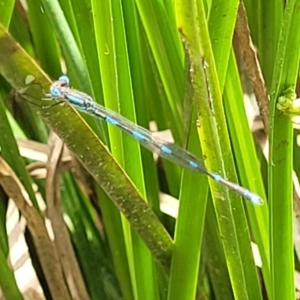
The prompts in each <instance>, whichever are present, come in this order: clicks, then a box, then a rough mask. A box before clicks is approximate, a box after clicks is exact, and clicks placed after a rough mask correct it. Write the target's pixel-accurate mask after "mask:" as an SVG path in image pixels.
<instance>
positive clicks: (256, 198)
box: [249, 194, 264, 206]
mask: <svg viewBox="0 0 300 300" xmlns="http://www.w3.org/2000/svg"><path fill="white" fill-rule="evenodd" d="M249 200H250V201H251V202H252V203H253V204H255V205H260V206H261V205H264V200H263V199H262V198H261V197H259V196H258V195H256V194H251V197H250V198H249Z"/></svg>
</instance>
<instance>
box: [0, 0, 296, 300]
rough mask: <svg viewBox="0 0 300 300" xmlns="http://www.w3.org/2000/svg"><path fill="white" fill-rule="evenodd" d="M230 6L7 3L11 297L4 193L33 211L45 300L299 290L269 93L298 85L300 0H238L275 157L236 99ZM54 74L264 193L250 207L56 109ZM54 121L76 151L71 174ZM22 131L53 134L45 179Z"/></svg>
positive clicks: (279, 134) (283, 140) (1, 281)
mask: <svg viewBox="0 0 300 300" xmlns="http://www.w3.org/2000/svg"><path fill="white" fill-rule="evenodd" d="M239 4H240V3H239V1H237V0H234V1H233V0H231V1H220V0H213V1H201V0H199V1H182V0H178V1H177V0H176V1H169V0H167V1H159V0H149V1H142V0H123V1H114V0H101V1H99V0H80V1H72V0H69V1H64V0H61V1H57V0H48V1H46V0H45V1H34V0H27V1H26V7H25V8H24V6H22V5H21V4H20V3H19V2H18V1H16V2H15V1H10V0H5V1H0V7H1V11H0V22H1V25H0V73H1V75H2V78H1V81H0V91H1V98H2V99H1V100H3V101H0V114H1V115H0V147H1V164H0V174H1V175H0V184H1V185H2V188H3V190H1V201H0V213H1V214H0V220H1V226H0V232H1V233H0V238H1V239H0V259H1V262H0V265H1V268H0V286H1V288H2V291H3V293H4V294H5V296H6V298H7V299H22V295H21V293H20V291H19V288H18V287H17V285H16V282H15V278H14V274H13V271H12V270H11V269H10V267H9V264H8V263H7V256H8V254H9V248H8V241H7V233H6V229H5V223H6V220H5V216H6V210H7V206H6V203H7V196H10V197H11V198H13V200H14V201H15V203H16V205H17V207H18V208H19V210H20V212H21V214H22V215H23V216H24V217H25V219H26V221H27V225H28V232H27V233H26V234H27V235H28V236H29V237H31V239H32V241H33V243H32V244H29V248H30V250H31V251H36V253H37V257H38V261H37V262H38V263H39V264H40V269H39V273H38V274H39V276H41V272H42V273H43V275H44V277H43V278H44V280H42V279H41V281H42V282H43V289H44V292H45V293H46V294H47V295H48V298H49V299H50V295H51V297H52V298H53V299H69V298H70V299H72V298H76V297H78V299H88V298H91V299H129V300H130V299H143V300H144V299H169V300H174V299H184V300H187V299H295V286H294V271H295V266H294V259H295V258H294V248H293V201H292V200H293V193H292V191H293V190H292V177H291V174H292V170H293V168H294V167H296V164H295V166H293V164H294V163H293V161H295V162H296V161H297V157H298V156H297V152H298V149H297V148H296V146H295V152H294V159H293V155H292V154H293V152H292V150H293V146H294V140H293V128H292V123H291V120H290V119H289V118H288V117H286V116H284V115H283V114H282V113H280V112H278V111H277V110H276V101H277V98H278V96H279V95H280V94H281V92H282V90H283V89H285V88H286V87H289V86H295V85H296V80H297V75H298V65H299V50H298V49H299V44H300V31H299V29H298V27H299V26H298V24H299V23H300V22H299V21H300V15H299V12H300V3H299V1H296V0H290V1H288V2H287V3H286V4H285V6H284V5H283V4H282V2H281V1H273V2H272V3H270V2H267V1H249V0H247V1H244V5H245V8H246V12H247V16H248V22H249V28H250V32H251V37H252V40H253V42H254V44H255V46H256V47H257V53H258V57H259V62H260V65H261V71H262V74H263V76H264V80H265V83H266V88H267V91H268V94H269V95H270V103H269V105H270V109H269V114H270V117H269V123H270V125H269V128H265V132H268V133H269V143H270V155H269V157H268V161H269V163H267V161H266V160H265V158H264V157H263V155H262V150H261V149H260V147H259V145H256V143H255V141H254V139H253V136H252V133H251V131H250V129H249V125H248V121H247V118H246V112H245V108H244V102H243V88H242V83H241V82H242V80H241V75H240V73H239V71H238V64H237V61H236V57H235V53H234V49H233V36H234V29H235V24H236V19H237V13H238V8H239ZM63 73H66V74H67V75H68V76H69V77H70V79H71V85H72V86H73V87H74V88H76V89H79V90H82V91H84V92H86V93H87V94H90V95H92V97H93V98H94V99H95V100H96V101H97V102H98V103H99V104H102V105H104V106H106V107H108V108H110V109H112V110H114V111H116V112H119V113H120V114H121V115H123V116H124V117H126V118H128V119H130V120H132V121H134V122H136V123H138V124H139V125H141V126H143V127H146V128H148V127H149V122H150V121H152V120H155V121H156V124H157V127H158V130H163V129H171V131H172V134H173V137H174V140H175V142H176V143H177V144H179V145H181V146H183V147H187V148H188V149H189V150H190V151H191V152H193V153H195V154H196V155H197V156H199V157H202V158H203V157H205V164H206V166H207V167H208V168H209V169H210V170H213V171H216V172H218V173H221V174H224V176H225V177H226V178H230V180H232V181H233V182H238V181H239V182H240V183H241V184H242V185H243V186H247V187H249V189H250V190H253V191H255V192H257V193H258V194H259V195H260V196H262V198H263V199H264V200H265V204H264V205H263V206H260V207H255V206H254V205H252V204H251V203H246V202H245V200H243V199H241V197H240V196H238V195H236V194H235V193H233V192H231V191H229V190H227V189H226V188H224V187H223V186H220V185H219V184H216V183H214V182H208V179H207V178H206V177H205V176H203V175H200V174H195V173H192V172H190V171H185V170H182V169H181V168H179V167H178V166H176V165H174V164H171V163H169V162H166V161H160V162H159V164H158V165H157V164H156V163H155V161H154V159H153V155H152V154H151V153H149V152H148V151H146V150H144V149H141V148H140V146H139V145H138V144H137V143H136V141H134V140H132V139H130V138H128V137H127V136H124V135H123V133H122V132H120V130H118V129H116V128H112V127H109V126H107V125H106V124H103V123H101V122H99V121H98V120H95V119H92V118H90V117H89V116H83V115H82V116H81V115H80V114H79V113H78V112H77V111H75V110H74V109H73V108H72V107H70V106H68V105H65V106H60V105H54V106H51V104H53V103H52V102H45V99H44V98H45V91H46V92H47V91H49V86H50V85H51V80H50V79H49V78H52V79H53V80H55V79H56V78H58V77H59V76H60V75H61V74H63ZM12 88H13V89H14V90H15V91H18V95H19V97H17V101H16V98H15V97H11V96H10V97H9V95H11V93H10V92H11V89H12ZM9 93H10V94H9ZM18 98H20V99H21V100H20V99H19V100H18ZM23 98H26V99H27V100H28V101H23V100H22V99H23ZM5 100H6V101H5ZM45 103H47V105H45ZM48 103H50V104H49V105H48ZM8 111H9V112H10V113H8ZM9 114H11V115H12V117H13V118H8V115H9ZM50 130H53V131H54V132H55V133H56V134H57V136H59V137H60V139H61V140H62V141H63V142H64V143H65V145H66V146H67V147H68V148H69V149H70V150H71V151H72V153H74V157H76V159H75V158H74V160H73V161H74V164H73V165H72V167H68V168H67V170H68V171H64V172H63V171H62V169H61V164H59V159H60V156H61V152H60V151H62V149H63V145H62V144H61V143H60V141H59V140H58V138H57V137H54V136H53V135H49V132H50ZM20 132H21V133H20ZM20 136H22V138H26V139H28V140H34V141H38V142H40V143H44V144H47V145H48V162H47V163H46V166H45V167H46V168H47V176H46V179H45V180H40V179H35V178H32V177H31V176H30V171H29V168H28V167H27V168H26V165H27V166H28V165H30V163H32V161H30V160H28V159H24V158H22V157H21V156H20V153H19V149H18V146H17V139H18V138H19V137H20ZM108 149H109V151H108ZM82 166H84V168H82ZM13 172H14V173H13ZM296 172H297V169H296ZM14 174H16V176H15V175H14ZM266 174H267V175H266ZM33 182H34V183H35V184H36V186H37V187H38V191H39V193H40V195H41V197H42V199H43V201H45V203H46V205H47V208H48V213H47V217H49V218H50V219H51V222H52V227H53V231H54V235H55V240H56V242H55V243H52V242H51V241H50V238H49V237H48V235H47V233H46V229H45V226H44V220H45V217H46V216H45V214H44V212H43V211H41V209H40V207H39V205H38V201H37V199H36V194H35V192H34V191H33V188H32V183H33ZM24 189H25V190H26V192H27V194H28V198H29V199H30V200H31V203H32V207H29V206H27V204H26V202H25V198H26V197H24ZM161 190H163V191H164V192H167V193H169V194H170V195H172V196H173V197H175V198H177V199H179V201H180V207H179V211H178V217H177V219H176V220H174V219H172V218H170V217H169V216H166V215H164V214H163V213H162V211H161V210H160V202H159V192H160V191H161ZM266 191H267V192H266ZM91 200H92V202H91ZM92 203H93V205H92ZM95 207H96V208H95ZM62 211H63V214H62ZM99 211H101V213H100V214H99ZM99 224H100V225H99ZM251 241H253V242H255V243H256V244H257V245H258V248H259V252H260V257H261V260H262V267H261V268H258V267H256V266H255V263H254V259H253V255H252V251H251ZM31 253H32V252H31ZM41 270H42V271H41ZM39 278H41V277H39ZM46 286H47V288H46ZM76 295H77V296H76Z"/></svg>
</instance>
